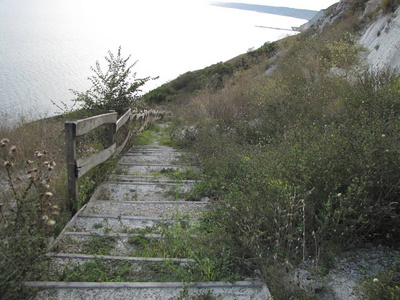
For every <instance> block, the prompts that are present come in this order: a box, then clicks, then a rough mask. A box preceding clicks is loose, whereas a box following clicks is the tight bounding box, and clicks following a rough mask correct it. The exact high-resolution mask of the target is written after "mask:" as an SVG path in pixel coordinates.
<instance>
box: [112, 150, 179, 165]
mask: <svg viewBox="0 0 400 300" xmlns="http://www.w3.org/2000/svg"><path fill="white" fill-rule="evenodd" d="M181 157H182V154H181V153H176V152H145V154H143V153H142V152H131V153H128V154H125V155H124V156H123V157H122V158H121V160H120V163H128V164H159V165H172V164H178V163H179V158H181Z"/></svg>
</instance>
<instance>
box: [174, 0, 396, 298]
mask: <svg viewBox="0 0 400 300" xmlns="http://www.w3.org/2000/svg"><path fill="white" fill-rule="evenodd" d="M356 2H357V3H356ZM364 3H365V1H363V3H361V2H360V1H355V2H354V3H353V4H354V5H352V6H351V7H350V9H349V11H347V12H346V13H345V14H343V16H342V17H341V18H339V20H338V21H336V22H335V23H333V24H332V25H328V26H326V27H325V29H324V31H323V32H321V33H320V32H319V31H318V30H317V29H314V28H312V29H310V30H309V31H308V32H306V33H303V34H300V35H297V36H295V37H289V38H286V39H283V40H281V41H279V42H278V43H277V48H278V49H284V51H283V52H281V58H279V59H278V60H277V61H276V62H272V64H274V65H275V68H276V69H275V71H274V72H273V73H272V76H261V74H262V73H261V72H260V71H262V69H261V70H260V66H259V65H253V66H251V67H250V68H248V69H247V70H240V71H238V72H237V73H236V74H235V76H233V77H231V78H229V79H226V80H225V81H224V88H222V89H219V90H215V89H212V88H208V89H203V90H202V91H201V92H198V94H197V95H196V96H192V98H191V99H189V100H188V102H187V104H186V105H182V106H180V107H177V108H176V115H178V116H180V122H181V126H193V125H194V126H195V128H196V135H195V136H193V135H191V136H190V137H189V136H188V139H186V140H182V141H181V142H182V144H183V145H185V146H189V147H191V148H192V149H193V151H194V152H195V153H196V154H197V157H198V163H199V164H200V166H201V167H202V169H203V170H204V172H205V180H204V182H203V183H202V185H201V186H199V187H198V189H199V192H201V193H203V194H204V195H206V196H208V197H210V198H211V199H213V200H214V203H215V205H216V208H215V211H214V212H213V213H211V214H210V215H209V216H208V219H207V220H208V222H209V224H211V227H213V229H211V230H214V232H215V234H216V235H217V234H221V232H223V234H225V235H227V238H228V237H229V238H228V239H230V240H231V241H232V243H231V246H232V249H231V250H232V251H231V252H230V253H231V260H233V261H235V262H236V264H237V265H241V268H242V271H243V272H244V273H246V272H247V274H249V275H251V274H252V275H254V274H255V273H256V274H260V273H261V274H262V275H263V278H265V280H266V281H267V282H268V283H269V286H270V287H271V288H272V289H273V292H274V295H275V297H276V298H277V299H288V297H289V296H288V293H290V291H285V287H284V285H283V281H282V278H283V277H284V276H285V274H286V273H287V272H288V271H290V269H291V266H294V265H297V264H298V263H299V262H300V261H306V260H307V261H312V262H313V265H314V267H315V269H316V270H319V272H320V274H321V272H322V274H323V272H324V270H328V269H329V268H330V267H331V266H332V262H333V260H332V258H333V257H334V256H335V255H336V254H338V253H340V251H342V250H344V249H347V248H349V247H352V246H356V245H360V244H362V243H365V242H368V243H375V244H383V245H390V246H395V245H397V246H398V242H399V240H400V230H399V228H400V204H399V195H400V184H399V183H400V175H399V173H398V169H399V167H400V155H399V154H400V153H399V149H400V141H399V139H398V136H399V133H400V127H399V124H400V123H399V115H400V102H399V99H400V76H399V75H398V73H396V72H391V71H386V70H382V71H380V72H371V71H368V70H365V71H363V70H362V69H363V67H362V66H361V65H360V61H359V53H360V51H362V49H361V47H359V46H358V45H357V43H356V42H355V39H354V36H355V35H357V34H358V30H359V29H360V28H361V27H363V26H365V25H366V24H365V21H363V22H361V20H360V16H361V14H362V12H363V10H362V9H363V7H364V6H363V5H361V4H364ZM385 3H386V2H383V5H385ZM356 4H360V5H359V6H357V5H356ZM383 8H384V7H383ZM264 63H265V62H264ZM264 66H265V65H264ZM255 70H258V72H259V73H258V74H259V75H258V76H255V73H256V71H255ZM394 263H395V262H394ZM397 263H399V262H397ZM254 272H255V273H254ZM396 276H397V275H396ZM297 293H298V292H297ZM298 295H299V294H297V296H298ZM298 297H299V296H298Z"/></svg>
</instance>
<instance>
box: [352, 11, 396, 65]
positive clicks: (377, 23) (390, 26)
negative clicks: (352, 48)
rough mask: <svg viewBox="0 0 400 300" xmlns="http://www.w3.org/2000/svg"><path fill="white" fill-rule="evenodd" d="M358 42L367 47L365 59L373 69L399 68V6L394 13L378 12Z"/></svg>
mask: <svg viewBox="0 0 400 300" xmlns="http://www.w3.org/2000/svg"><path fill="white" fill-rule="evenodd" d="M359 43H360V44H361V45H362V46H363V47H364V48H366V49H367V57H366V60H367V62H368V64H369V65H370V66H371V67H372V68H373V69H376V70H379V69H387V68H391V69H400V7H398V8H397V10H396V11H395V12H394V13H390V14H387V15H383V14H382V13H380V15H379V16H378V17H377V18H376V19H375V20H374V21H373V23H372V24H371V25H370V26H369V27H368V28H367V30H366V31H365V32H364V34H363V35H362V36H361V38H360V40H359Z"/></svg>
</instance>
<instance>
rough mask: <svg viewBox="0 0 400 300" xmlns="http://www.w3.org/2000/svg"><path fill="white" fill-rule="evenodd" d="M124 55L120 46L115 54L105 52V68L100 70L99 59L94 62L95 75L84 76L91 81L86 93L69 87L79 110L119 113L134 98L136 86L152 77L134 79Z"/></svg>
mask: <svg viewBox="0 0 400 300" xmlns="http://www.w3.org/2000/svg"><path fill="white" fill-rule="evenodd" d="M130 57H131V56H130V55H129V56H128V58H122V56H121V46H120V47H119V48H118V53H117V55H116V56H115V55H114V54H113V53H111V51H108V56H106V57H105V59H106V61H107V63H108V70H107V72H106V73H104V72H103V71H102V69H101V67H100V63H99V61H96V68H93V67H91V69H92V71H93V72H94V73H95V75H93V76H91V77H88V79H89V80H90V81H91V82H92V87H91V88H90V89H89V90H87V91H86V92H83V93H80V92H77V91H74V90H72V92H73V93H74V94H75V96H76V99H75V101H76V102H80V103H81V106H82V108H83V109H87V110H90V111H91V112H92V113H93V114H99V113H105V112H108V111H110V110H115V111H116V112H118V114H119V115H121V114H122V113H123V112H124V111H125V110H126V109H127V108H128V107H132V106H133V105H134V104H135V100H136V99H137V96H138V92H140V91H141V90H140V87H141V86H143V85H144V84H145V83H146V82H147V81H149V80H154V79H157V77H156V78H151V77H145V78H136V73H132V68H133V67H134V66H135V65H136V63H137V61H136V62H134V63H133V64H132V65H129V66H128V65H127V63H128V60H129V59H130Z"/></svg>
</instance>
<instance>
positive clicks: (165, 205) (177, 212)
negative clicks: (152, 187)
mask: <svg viewBox="0 0 400 300" xmlns="http://www.w3.org/2000/svg"><path fill="white" fill-rule="evenodd" d="M207 206H208V203H207V202H186V201H100V200H97V201H92V200H91V201H89V203H88V204H87V206H86V208H85V210H84V211H83V213H84V214H95V215H99V214H101V215H114V216H142V217H165V218H173V217H184V216H190V217H197V216H198V215H199V214H200V213H201V212H203V211H204V210H205V209H206V208H207Z"/></svg>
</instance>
